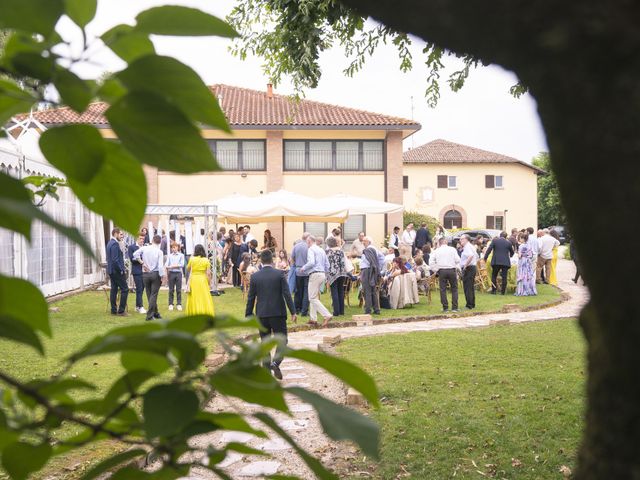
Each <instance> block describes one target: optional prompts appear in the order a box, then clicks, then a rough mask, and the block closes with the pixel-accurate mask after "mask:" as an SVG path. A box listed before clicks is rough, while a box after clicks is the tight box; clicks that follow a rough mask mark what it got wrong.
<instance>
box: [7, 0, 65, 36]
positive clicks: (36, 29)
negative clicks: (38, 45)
mask: <svg viewBox="0 0 640 480" xmlns="http://www.w3.org/2000/svg"><path fill="white" fill-rule="evenodd" d="M0 12H2V13H1V14H0V27H1V28H9V29H15V30H22V31H25V32H30V33H31V32H33V33H41V34H42V35H44V36H45V37H46V36H48V35H49V34H51V33H52V32H53V29H54V27H55V25H56V23H58V19H59V18H60V16H61V15H62V14H63V12H64V6H63V4H62V0H0Z"/></svg>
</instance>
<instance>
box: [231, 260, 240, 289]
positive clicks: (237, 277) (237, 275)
mask: <svg viewBox="0 0 640 480" xmlns="http://www.w3.org/2000/svg"><path fill="white" fill-rule="evenodd" d="M231 271H232V272H233V274H232V276H233V286H234V287H239V286H240V270H238V267H237V266H236V265H235V264H234V265H233V267H232V268H231Z"/></svg>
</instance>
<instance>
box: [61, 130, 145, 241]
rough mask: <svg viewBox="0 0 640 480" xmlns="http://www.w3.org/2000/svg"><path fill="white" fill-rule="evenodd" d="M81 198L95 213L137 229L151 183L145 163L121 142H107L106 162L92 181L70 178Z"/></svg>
mask: <svg viewBox="0 0 640 480" xmlns="http://www.w3.org/2000/svg"><path fill="white" fill-rule="evenodd" d="M69 185H70V186H71V188H72V189H73V191H74V193H75V194H76V195H77V197H78V198H79V199H80V200H81V201H82V203H84V204H85V205H86V206H87V207H89V208H90V209H91V210H93V211H94V212H96V213H98V214H100V215H102V216H104V217H105V218H110V219H112V220H113V222H114V223H115V224H117V225H120V226H121V227H123V228H124V229H125V230H126V231H128V232H135V231H137V230H138V228H139V227H140V224H141V223H142V219H143V218H144V211H145V208H146V205H147V182H146V179H145V176H144V171H143V170H142V165H141V164H140V162H138V161H137V160H136V159H135V158H133V157H132V156H131V155H130V154H129V152H127V151H126V150H125V149H124V148H122V146H121V145H120V144H119V143H116V142H105V157H104V162H103V164H102V166H101V167H100V169H99V170H98V172H97V173H96V175H95V176H94V177H93V179H92V180H91V181H89V182H88V183H84V182H80V181H75V180H72V179H69Z"/></svg>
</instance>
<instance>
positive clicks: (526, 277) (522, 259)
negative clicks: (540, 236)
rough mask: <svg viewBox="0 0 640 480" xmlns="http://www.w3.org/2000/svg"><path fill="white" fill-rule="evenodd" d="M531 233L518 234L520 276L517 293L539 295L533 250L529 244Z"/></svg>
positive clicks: (518, 294)
mask: <svg viewBox="0 0 640 480" xmlns="http://www.w3.org/2000/svg"><path fill="white" fill-rule="evenodd" d="M528 239H529V234H527V233H521V234H520V235H518V244H519V245H520V246H519V247H518V277H517V284H516V295H517V296H519V297H525V296H529V295H537V294H538V291H537V290H536V273H535V270H534V269H533V251H532V250H531V247H529V245H527V240H528Z"/></svg>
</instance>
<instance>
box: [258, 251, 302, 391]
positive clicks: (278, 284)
mask: <svg viewBox="0 0 640 480" xmlns="http://www.w3.org/2000/svg"><path fill="white" fill-rule="evenodd" d="M260 260H261V261H262V270H260V271H258V272H256V273H254V274H253V275H251V280H250V282H249V297H248V298H247V308H246V311H245V316H247V317H250V316H252V315H253V307H254V304H255V307H256V315H257V316H258V319H259V320H260V324H261V325H262V327H263V328H264V331H261V332H260V339H261V340H262V341H263V342H266V341H268V340H269V339H270V338H271V336H272V335H276V334H279V335H283V336H284V338H285V343H286V338H287V308H288V309H289V311H290V312H291V319H292V320H293V322H294V323H296V322H297V321H298V319H297V317H296V307H295V305H294V304H293V299H292V298H291V292H290V291H289V285H288V283H287V279H286V278H285V275H284V273H283V272H282V271H281V270H277V269H275V268H274V267H273V254H272V253H271V250H263V251H262V252H260ZM281 362H282V348H281V347H278V348H277V349H276V353H275V356H274V357H273V360H271V358H269V360H266V361H265V362H264V367H265V368H267V369H270V370H271V371H272V372H273V376H274V377H276V378H277V379H278V380H282V372H281V371H280V363H281Z"/></svg>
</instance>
